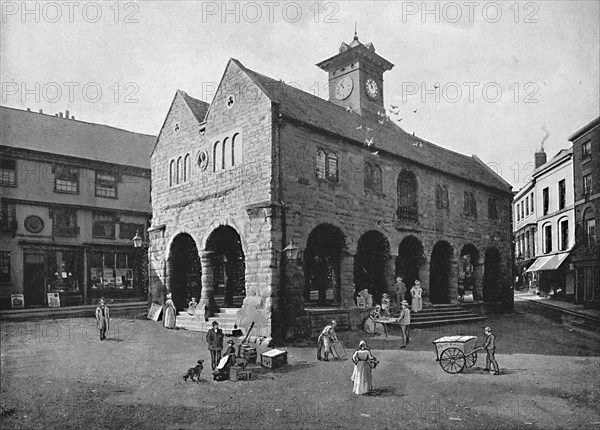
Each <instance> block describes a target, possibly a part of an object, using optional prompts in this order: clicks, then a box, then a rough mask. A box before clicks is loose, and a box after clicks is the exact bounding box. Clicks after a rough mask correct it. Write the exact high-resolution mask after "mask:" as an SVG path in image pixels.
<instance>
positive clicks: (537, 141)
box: [0, 0, 600, 190]
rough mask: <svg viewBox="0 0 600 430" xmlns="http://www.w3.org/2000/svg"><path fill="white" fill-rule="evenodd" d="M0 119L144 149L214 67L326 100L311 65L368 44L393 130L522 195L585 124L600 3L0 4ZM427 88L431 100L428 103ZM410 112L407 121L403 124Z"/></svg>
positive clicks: (589, 116) (592, 114)
mask: <svg viewBox="0 0 600 430" xmlns="http://www.w3.org/2000/svg"><path fill="white" fill-rule="evenodd" d="M0 4H1V11H2V21H1V22H0V25H1V27H0V82H1V84H2V88H1V90H2V93H1V103H0V104H1V105H3V106H8V107H13V108H19V109H26V108H30V109H31V110H33V111H38V110H39V109H43V112H44V113H47V114H52V115H54V114H55V113H58V112H64V111H65V110H69V111H70V114H71V115H74V116H75V118H76V119H77V120H82V121H88V122H95V123H102V124H107V125H111V126H114V127H119V128H123V129H126V130H131V131H135V132H140V133H146V134H154V135H155V134H158V132H159V131H160V127H161V126H162V123H163V121H164V119H165V116H166V114H167V112H168V109H169V106H170V104H171V101H172V99H173V97H174V95H175V92H176V90H178V89H181V90H183V91H185V92H187V93H188V94H189V95H190V96H192V97H195V98H198V99H202V100H204V101H207V102H210V101H211V100H212V96H213V94H214V92H215V88H216V86H217V85H218V83H219V81H220V79H221V77H222V75H223V72H224V70H225V67H226V65H227V62H228V60H229V59H230V58H236V59H238V60H239V61H241V62H242V64H244V65H245V66H246V67H248V68H249V69H252V70H255V71H257V72H259V73H262V74H265V75H267V76H270V77H272V78H276V79H282V80H284V81H285V82H287V83H289V84H293V85H295V86H296V87H299V88H301V89H302V90H304V91H307V92H311V93H313V94H316V95H318V96H320V97H322V98H327V97H328V91H327V73H326V72H324V71H323V70H321V69H319V68H318V67H316V66H315V64H316V63H318V62H320V61H321V60H324V59H326V58H329V57H331V56H333V55H335V54H336V53H337V52H338V48H339V46H340V45H341V43H342V42H346V43H350V42H351V41H352V38H353V36H354V31H355V24H356V29H357V34H358V37H359V40H360V41H361V42H363V43H367V42H372V43H373V44H374V46H375V49H376V52H377V53H378V54H379V55H381V56H382V57H384V58H386V59H387V60H389V61H390V62H392V63H393V64H394V65H395V66H394V68H393V69H392V70H391V71H389V72H386V74H385V75H384V86H383V87H384V88H383V96H384V100H385V106H386V107H387V108H389V106H390V105H392V104H393V105H397V106H400V116H401V117H402V118H403V119H402V123H401V125H402V127H403V128H404V130H406V131H407V132H409V133H412V132H414V133H415V134H416V135H417V136H419V137H421V138H424V139H426V140H429V141H431V142H433V143H436V144H438V145H441V146H443V147H446V148H448V149H451V150H454V151H457V152H460V153H463V154H467V155H471V154H475V155H477V156H478V157H479V158H481V159H482V160H483V161H484V162H485V163H487V164H488V165H489V166H490V167H491V168H493V169H494V170H495V171H496V172H497V173H499V174H500V175H501V176H502V177H503V178H504V179H505V180H507V181H508V182H509V183H510V184H512V185H513V187H514V189H515V190H518V189H519V188H520V187H522V186H523V185H525V183H526V182H527V180H528V175H529V174H530V173H531V172H532V170H533V154H534V152H535V151H536V150H538V149H539V148H540V145H541V143H542V141H544V148H545V150H546V152H547V154H548V158H549V159H550V158H551V157H552V156H554V155H555V154H556V153H557V152H558V151H559V150H560V149H562V148H568V147H569V146H570V142H569V141H568V137H569V136H570V135H572V134H573V133H574V132H575V131H577V130H578V129H579V128H581V127H582V126H584V125H585V124H587V123H589V122H590V121H591V120H593V119H594V118H596V117H597V116H598V115H599V114H600V88H599V85H600V76H599V74H600V70H599V69H600V67H599V62H600V60H599V59H600V51H599V40H600V35H599V26H598V23H599V22H600V1H598V0H591V1H534V2H527V1H497V2H487V1H473V2H469V1H456V2H435V1H428V2H423V1H418V2H416V1H415V2H413V1H394V2H387V1H309V2H295V1H256V2H235V1H231V2H222V1H216V2H213V1H208V2H205V1H194V2H192V1H146V2H129V1H120V2H116V1H99V2H88V1H56V2H37V1H28V2H22V1H4V0H1V1H0ZM436 87H437V88H436ZM415 110H416V111H417V112H416V113H415V112H414V111H415Z"/></svg>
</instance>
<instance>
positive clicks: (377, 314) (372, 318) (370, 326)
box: [365, 305, 385, 335]
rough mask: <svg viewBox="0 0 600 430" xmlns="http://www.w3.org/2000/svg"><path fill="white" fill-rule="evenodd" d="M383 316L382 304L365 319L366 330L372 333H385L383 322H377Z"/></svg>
mask: <svg viewBox="0 0 600 430" xmlns="http://www.w3.org/2000/svg"><path fill="white" fill-rule="evenodd" d="M379 318H381V306H379V305H377V306H375V309H373V310H372V311H371V314H370V315H369V317H368V318H367V320H366V321H365V331H366V332H367V333H371V334H375V335H378V334H385V328H384V327H383V324H381V323H377V320H379Z"/></svg>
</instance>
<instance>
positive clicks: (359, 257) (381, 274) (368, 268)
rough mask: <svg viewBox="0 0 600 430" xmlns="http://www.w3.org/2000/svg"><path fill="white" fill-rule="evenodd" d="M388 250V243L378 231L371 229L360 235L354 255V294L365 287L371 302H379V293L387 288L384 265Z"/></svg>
mask: <svg viewBox="0 0 600 430" xmlns="http://www.w3.org/2000/svg"><path fill="white" fill-rule="evenodd" d="M389 252H390V245H389V243H388V241H387V239H386V238H385V236H384V235H383V234H381V233H380V232H378V231H375V230H371V231H368V232H366V233H365V234H363V235H362V236H361V238H360V239H359V240H358V247H357V250H356V256H355V257H354V286H355V291H354V294H355V295H356V294H357V293H358V292H359V291H362V290H364V289H365V288H367V289H368V290H369V294H371V295H372V296H373V303H381V295H382V294H383V293H385V292H387V290H388V286H387V285H386V280H385V266H386V263H387V261H388V258H389Z"/></svg>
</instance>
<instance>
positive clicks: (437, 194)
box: [435, 184, 444, 208]
mask: <svg viewBox="0 0 600 430" xmlns="http://www.w3.org/2000/svg"><path fill="white" fill-rule="evenodd" d="M435 205H436V206H437V207H438V208H443V207H444V206H443V205H442V187H441V185H439V184H438V185H436V186H435Z"/></svg>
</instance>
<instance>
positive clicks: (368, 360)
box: [350, 340, 377, 394]
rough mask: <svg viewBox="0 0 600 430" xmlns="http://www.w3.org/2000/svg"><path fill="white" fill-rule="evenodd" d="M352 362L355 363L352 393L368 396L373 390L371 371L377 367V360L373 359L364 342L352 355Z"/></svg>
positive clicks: (360, 343) (359, 344)
mask: <svg viewBox="0 0 600 430" xmlns="http://www.w3.org/2000/svg"><path fill="white" fill-rule="evenodd" d="M352 362H353V363H354V371H353V372H352V377H351V378H350V379H351V380H352V382H354V386H353V387H352V392H353V393H354V394H366V393H368V392H369V391H371V390H372V389H373V378H372V375H371V369H372V368H374V367H375V366H376V365H377V359H376V358H375V357H373V355H372V354H371V351H369V349H368V348H367V342H365V341H364V340H361V341H360V342H359V343H358V349H357V350H356V351H354V354H352Z"/></svg>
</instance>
